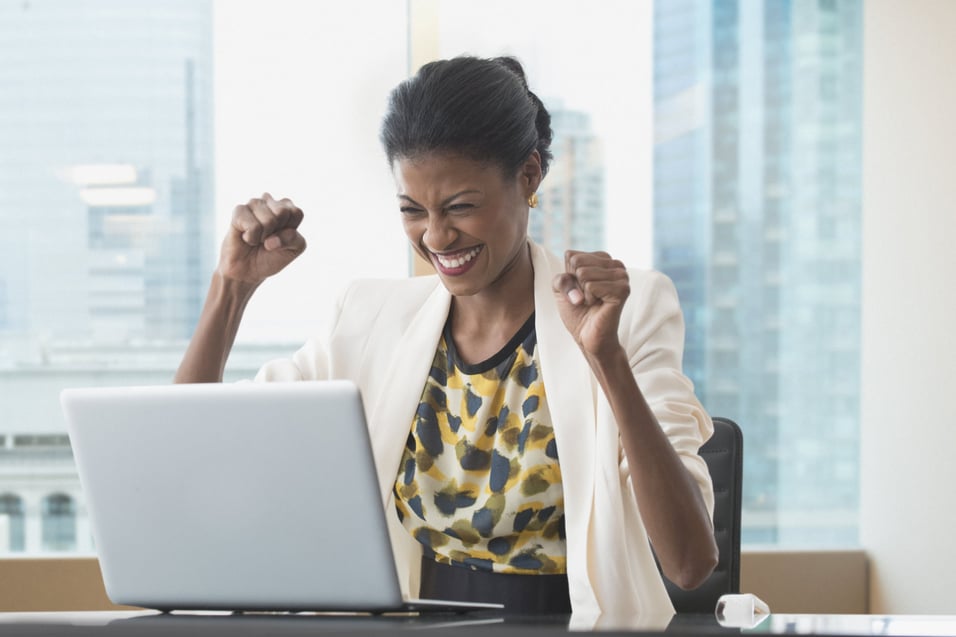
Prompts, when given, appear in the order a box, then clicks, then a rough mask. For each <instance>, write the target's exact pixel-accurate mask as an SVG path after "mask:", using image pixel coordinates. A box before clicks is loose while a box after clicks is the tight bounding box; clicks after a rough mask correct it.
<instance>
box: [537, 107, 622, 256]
mask: <svg viewBox="0 0 956 637" xmlns="http://www.w3.org/2000/svg"><path fill="white" fill-rule="evenodd" d="M548 110H549V112H550V114H551V128H552V130H553V132H554V137H553V139H552V141H551V151H552V153H553V154H554V160H553V161H552V162H551V167H550V169H549V171H548V174H547V176H546V177H545V179H544V181H543V182H541V187H540V188H539V189H538V197H539V200H540V205H539V207H538V208H536V209H534V210H532V211H531V219H530V221H529V232H530V234H531V237H532V238H533V239H534V240H535V241H537V242H538V243H540V244H542V245H544V246H545V247H547V248H548V249H550V250H551V251H552V252H554V253H555V254H558V255H561V254H563V253H564V251H565V250H567V249H572V248H573V249H575V250H603V249H604V246H605V241H604V220H605V214H606V213H605V205H604V200H605V194H604V159H603V149H602V146H601V142H600V140H599V139H598V138H597V137H596V136H595V135H594V133H593V132H592V130H591V117H590V115H588V114H587V113H584V112H580V111H573V110H568V109H565V108H563V107H561V106H560V105H557V106H549V107H548Z"/></svg>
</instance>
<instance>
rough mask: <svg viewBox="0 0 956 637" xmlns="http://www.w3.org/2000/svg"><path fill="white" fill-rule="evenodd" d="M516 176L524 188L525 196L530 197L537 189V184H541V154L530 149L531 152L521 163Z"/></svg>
mask: <svg viewBox="0 0 956 637" xmlns="http://www.w3.org/2000/svg"><path fill="white" fill-rule="evenodd" d="M518 178H519V181H520V184H521V187H522V188H524V190H525V193H524V195H525V197H530V196H531V195H532V194H533V193H535V192H537V191H538V186H540V185H541V180H542V179H544V175H543V174H542V173H541V155H540V153H538V151H537V150H533V151H531V154H530V155H528V158H527V159H526V160H525V161H524V163H523V164H522V165H521V170H520V172H519V175H518Z"/></svg>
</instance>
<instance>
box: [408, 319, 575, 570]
mask: <svg viewBox="0 0 956 637" xmlns="http://www.w3.org/2000/svg"><path fill="white" fill-rule="evenodd" d="M538 368H539V364H538V356H537V334H536V332H535V328H534V315H533V314H532V315H531V318H529V319H528V320H527V321H526V322H525V324H524V325H523V326H522V327H521V329H520V330H518V333H517V334H515V336H514V337H513V338H512V339H511V340H510V341H509V342H508V343H507V344H506V345H505V346H504V347H503V348H502V349H501V351H500V352H498V353H497V354H495V355H494V356H492V357H491V358H490V359H488V360H486V361H484V362H482V363H478V364H476V365H468V364H466V363H463V362H462V361H461V359H460V358H459V356H458V353H457V351H456V350H455V344H454V341H453V340H452V338H451V328H450V322H449V324H446V326H445V330H444V333H443V335H442V338H441V341H440V342H439V345H438V351H437V352H436V353H435V359H434V361H433V362H432V368H431V372H430V374H429V376H428V380H427V382H426V383H425V389H424V391H423V392H422V398H421V402H420V404H419V407H418V411H417V413H416V414H415V417H414V419H413V420H412V426H411V433H410V434H409V436H408V442H407V444H406V446H405V452H404V454H403V456H402V462H401V465H400V467H399V474H398V478H397V480H396V482H395V502H396V507H397V508H398V515H399V518H400V519H401V520H402V524H403V525H404V526H405V528H406V529H408V531H409V532H410V533H411V534H412V535H413V536H414V537H415V538H416V539H417V540H418V541H419V542H420V543H421V544H422V545H423V548H424V554H425V555H426V556H428V557H431V558H434V559H436V560H438V561H439V562H442V563H445V564H458V565H465V566H469V567H471V568H473V569H476V570H484V571H494V572H498V573H525V574H527V573H538V574H557V573H565V572H566V563H567V558H566V549H565V534H564V491H563V489H562V485H561V469H560V467H559V465H558V453H557V447H556V445H555V441H554V430H553V429H552V428H551V414H550V412H549V411H548V404H547V401H546V399H545V393H544V385H543V383H542V382H541V376H540V374H539V372H538Z"/></svg>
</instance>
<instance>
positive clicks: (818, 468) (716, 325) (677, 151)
mask: <svg viewBox="0 0 956 637" xmlns="http://www.w3.org/2000/svg"><path fill="white" fill-rule="evenodd" d="M861 13H862V8H861V6H860V2H859V1H858V0H843V1H837V0H792V1H791V0H779V1H778V0H775V1H774V2H756V1H745V0H739V1H738V0H717V1H714V2H711V1H710V0H668V1H667V2H658V3H657V4H656V5H655V18H654V21H655V23H654V31H655V36H654V38H655V42H654V43H655V60H654V63H655V78H654V83H655V109H656V110H655V113H656V115H655V128H656V139H655V153H654V170H655V174H654V187H655V202H654V223H655V245H654V252H655V266H656V267H657V268H659V269H661V270H663V271H664V272H666V273H667V274H669V275H670V276H671V277H672V278H673V280H674V282H675V284H676V285H677V288H678V291H679V293H680V295H681V301H682V304H683V307H684V311H685V316H686V320H687V331H688V333H687V347H686V351H685V367H686V371H687V372H688V374H689V375H690V376H691V378H692V379H693V380H694V381H695V384H696V385H697V388H698V392H699V394H700V396H701V397H702V400H703V401H704V404H705V405H706V407H707V408H708V410H709V411H710V412H711V413H713V414H715V415H723V416H728V417H730V418H733V419H735V420H737V421H738V422H739V423H740V424H741V426H742V428H743V431H744V440H745V456H744V457H745V472H744V534H743V539H744V541H747V542H758V543H759V542H768V543H776V544H786V545H815V544H816V545H819V544H831V545H832V544H841V543H843V544H852V543H855V542H856V509H857V493H858V478H857V473H858V471H857V469H858V453H857V449H858V437H859V406H858V402H859V375H860V369H859V365H860V364H859V358H860V357H859V354H860V345H859V340H860V203H861V201H860V200H861V183H860V181H861V177H860V173H861V154H860V146H861V132H860V131H861V122H860V117H861V115H860V109H861V97H862V90H861V82H862V73H861V56H862V52H861V32H862V26H861Z"/></svg>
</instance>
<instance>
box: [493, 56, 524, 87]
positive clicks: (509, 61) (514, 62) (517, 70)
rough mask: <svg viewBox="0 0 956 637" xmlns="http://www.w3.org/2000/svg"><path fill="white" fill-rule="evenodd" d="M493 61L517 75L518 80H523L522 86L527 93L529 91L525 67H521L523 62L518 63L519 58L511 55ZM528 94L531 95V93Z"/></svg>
mask: <svg viewBox="0 0 956 637" xmlns="http://www.w3.org/2000/svg"><path fill="white" fill-rule="evenodd" d="M492 61H493V62H497V63H498V64H500V65H501V66H503V67H505V68H506V69H508V70H509V71H511V72H512V73H514V74H515V75H517V76H518V79H520V80H521V85H522V86H524V88H525V90H526V91H527V90H528V78H527V77H525V74H524V67H522V66H521V62H519V61H518V58H515V57H511V56H510V55H503V56H501V57H496V58H493V59H492ZM528 92H529V93H530V91H528Z"/></svg>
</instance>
